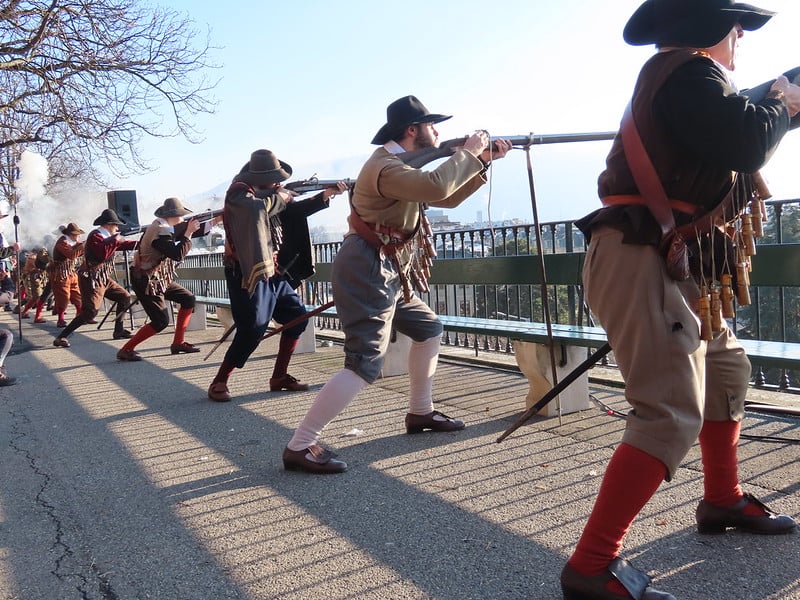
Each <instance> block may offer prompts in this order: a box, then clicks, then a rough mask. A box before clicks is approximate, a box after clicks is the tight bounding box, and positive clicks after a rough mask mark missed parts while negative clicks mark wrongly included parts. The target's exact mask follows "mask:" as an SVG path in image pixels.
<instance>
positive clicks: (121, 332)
mask: <svg viewBox="0 0 800 600" xmlns="http://www.w3.org/2000/svg"><path fill="white" fill-rule="evenodd" d="M130 337H131V332H130V331H128V330H127V329H115V330H114V339H115V340H127V339H128V338H130Z"/></svg>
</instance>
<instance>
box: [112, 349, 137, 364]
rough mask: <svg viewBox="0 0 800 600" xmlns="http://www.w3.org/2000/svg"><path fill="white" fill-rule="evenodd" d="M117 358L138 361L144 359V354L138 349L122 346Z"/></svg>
mask: <svg viewBox="0 0 800 600" xmlns="http://www.w3.org/2000/svg"><path fill="white" fill-rule="evenodd" d="M117 360H121V361H125V362H136V361H139V360H142V356H141V354H139V353H138V352H137V351H136V350H125V349H123V348H120V349H119V351H118V352H117Z"/></svg>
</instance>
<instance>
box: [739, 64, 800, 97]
mask: <svg viewBox="0 0 800 600" xmlns="http://www.w3.org/2000/svg"><path fill="white" fill-rule="evenodd" d="M784 75H785V76H786V79H788V80H789V82H791V83H794V84H795V85H800V67H795V68H794V69H790V70H788V71H786V72H785V73H784ZM773 83H775V80H774V79H770V80H769V81H766V82H764V83H762V84H761V85H757V86H755V87H751V88H748V89H746V90H742V91H741V95H742V96H747V97H748V98H749V99H750V102H753V103H757V102H761V101H762V100H763V99H764V98H766V96H767V94H769V89H770V88H771V87H772V84H773Z"/></svg>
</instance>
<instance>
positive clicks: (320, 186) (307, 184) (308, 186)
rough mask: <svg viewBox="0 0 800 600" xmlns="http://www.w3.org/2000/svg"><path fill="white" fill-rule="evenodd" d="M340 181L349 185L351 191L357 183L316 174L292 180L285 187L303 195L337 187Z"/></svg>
mask: <svg viewBox="0 0 800 600" xmlns="http://www.w3.org/2000/svg"><path fill="white" fill-rule="evenodd" d="M340 181H341V182H343V183H344V184H345V185H347V189H348V190H351V191H352V189H353V186H354V185H355V184H356V182H355V181H354V180H352V179H318V178H317V176H316V175H314V176H312V177H309V178H308V179H303V180H301V181H290V182H289V183H284V184H283V187H285V188H286V189H287V190H289V191H290V192H294V193H295V194H297V195H299V196H302V195H303V194H308V193H309V192H320V191H322V190H325V189H328V188H335V187H337V184H338V183H339V182H340Z"/></svg>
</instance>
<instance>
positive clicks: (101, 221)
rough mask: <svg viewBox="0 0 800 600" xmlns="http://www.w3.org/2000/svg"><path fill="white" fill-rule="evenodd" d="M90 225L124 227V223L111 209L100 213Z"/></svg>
mask: <svg viewBox="0 0 800 600" xmlns="http://www.w3.org/2000/svg"><path fill="white" fill-rule="evenodd" d="M92 225H125V221H123V220H122V219H120V218H119V217H118V216H117V213H115V212H114V211H113V210H112V209H110V208H107V209H105V210H104V211H103V212H101V213H100V216H99V217H97V218H96V219H95V220H94V223H92Z"/></svg>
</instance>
